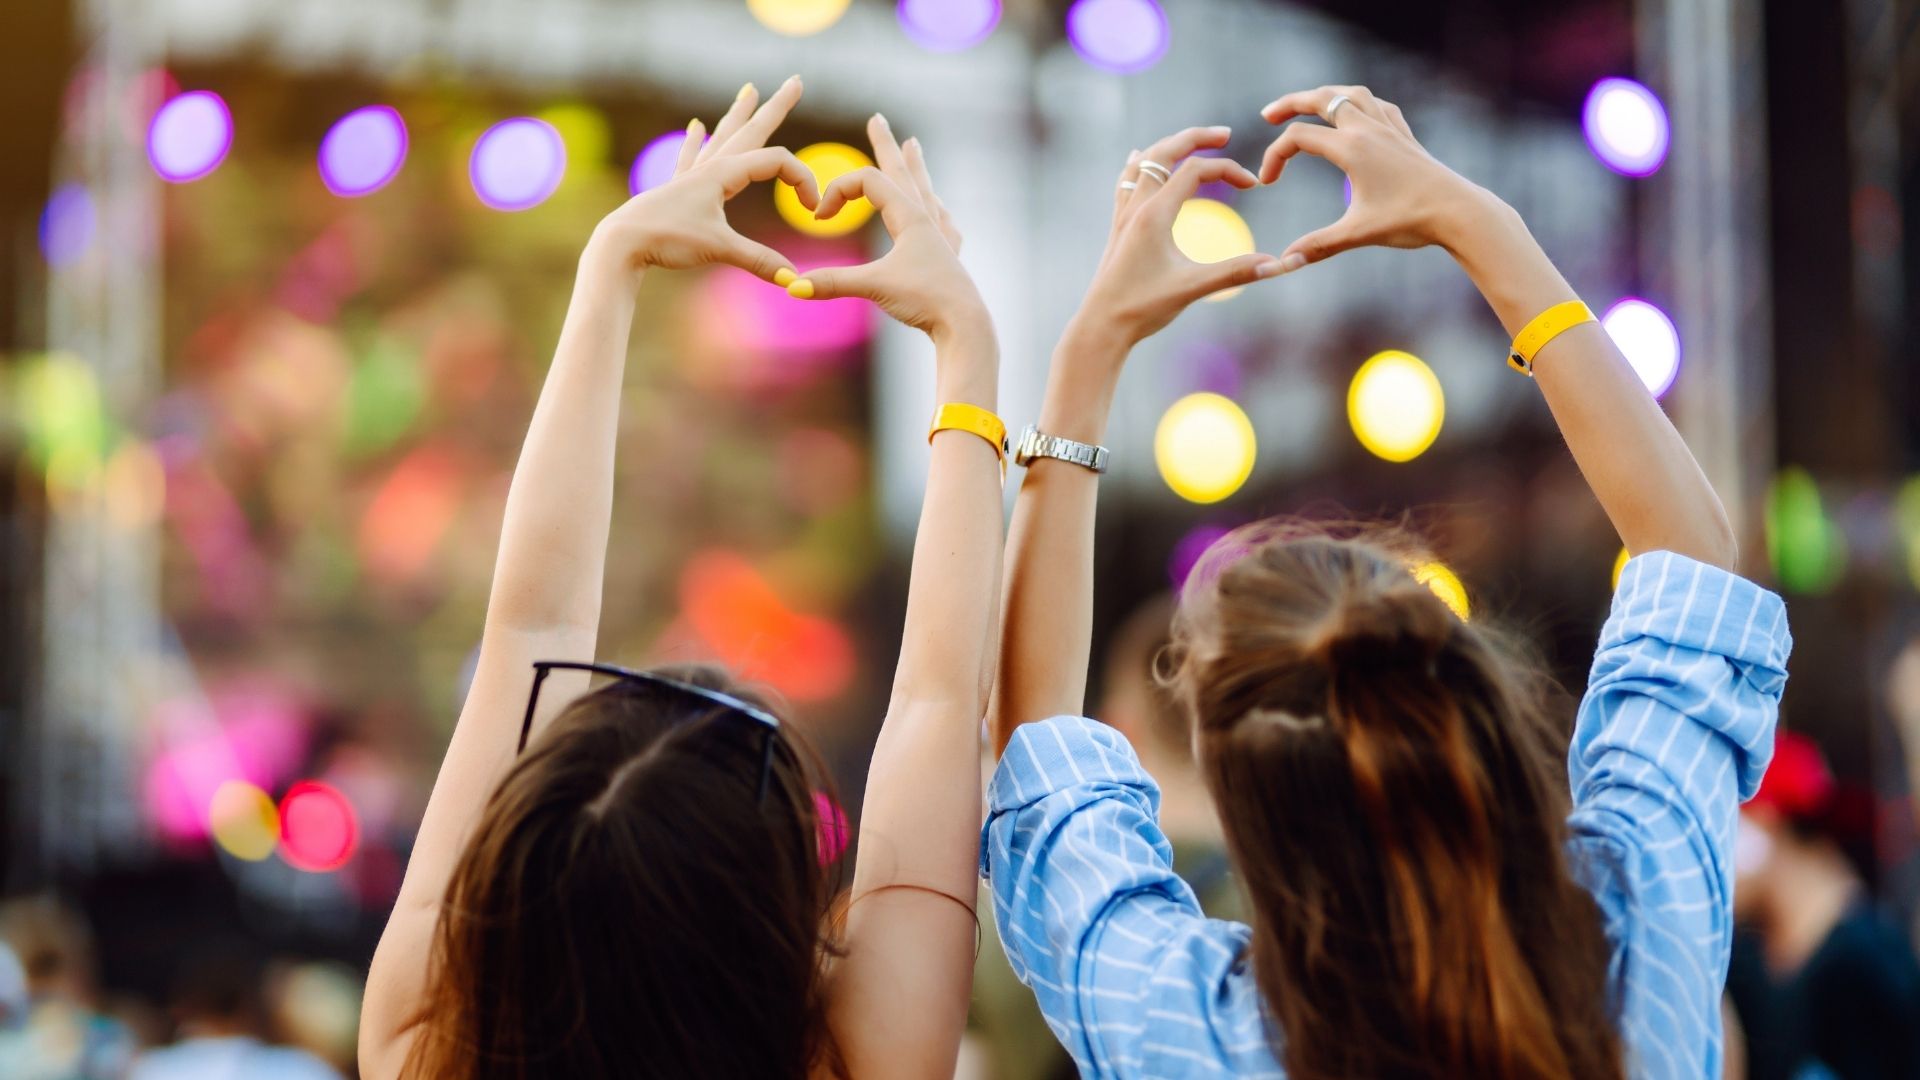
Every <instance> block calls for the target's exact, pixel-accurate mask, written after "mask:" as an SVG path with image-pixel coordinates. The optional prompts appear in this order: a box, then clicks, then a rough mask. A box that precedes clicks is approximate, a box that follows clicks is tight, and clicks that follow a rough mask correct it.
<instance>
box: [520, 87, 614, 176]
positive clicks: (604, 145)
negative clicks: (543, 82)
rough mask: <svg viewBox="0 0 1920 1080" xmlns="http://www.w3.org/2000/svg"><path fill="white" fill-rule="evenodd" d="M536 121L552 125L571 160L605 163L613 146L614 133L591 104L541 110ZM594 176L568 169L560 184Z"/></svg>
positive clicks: (576, 104)
mask: <svg viewBox="0 0 1920 1080" xmlns="http://www.w3.org/2000/svg"><path fill="white" fill-rule="evenodd" d="M535 116H536V118H538V119H541V120H545V121H546V122H547V123H549V124H552V125H553V130H555V131H557V132H559V133H560V141H561V142H562V143H564V144H566V147H567V156H568V157H569V158H570V159H572V160H574V161H605V160H607V157H608V155H609V154H610V153H611V148H612V146H613V133H612V131H611V130H610V129H609V128H608V126H607V118H606V116H605V115H604V114H603V113H601V112H600V110H598V109H596V108H594V107H593V106H591V105H583V104H580V103H578V102H568V103H566V104H562V105H553V106H549V107H548V108H545V109H542V110H541V111H540V112H538V113H536V114H535ZM591 175H593V171H592V170H590V169H568V170H567V173H566V175H565V176H563V177H561V178H560V183H561V184H563V185H567V184H571V183H575V182H577V181H584V180H585V179H586V178H587V177H589V176H591Z"/></svg>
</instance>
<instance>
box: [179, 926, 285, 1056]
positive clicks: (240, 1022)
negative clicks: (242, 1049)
mask: <svg viewBox="0 0 1920 1080" xmlns="http://www.w3.org/2000/svg"><path fill="white" fill-rule="evenodd" d="M265 976H266V964H265V962H264V961H263V960H262V958H261V956H260V954H259V953H258V951H257V950H255V949H254V948H252V947H251V946H250V945H248V944H247V943H246V942H244V941H242V940H240V939H226V940H216V941H213V942H210V943H209V942H202V943H200V944H198V945H196V946H195V947H194V949H193V952H192V954H191V955H190V956H188V957H187V958H186V959H185V961H184V962H183V963H182V965H181V968H180V972H179V975H178V976H177V977H176V978H175V980H174V984H173V994H172V1005H173V1013H174V1019H175V1021H176V1022H177V1023H178V1024H179V1025H180V1027H181V1029H182V1034H183V1035H184V1034H189V1033H194V1034H206V1035H211V1034H218V1035H232V1034H257V1033H258V1029H259V1027H260V1024H261V1020H262V1017H261V1002H260V997H261V989H262V987H261V983H262V981H263V980H264V978H265Z"/></svg>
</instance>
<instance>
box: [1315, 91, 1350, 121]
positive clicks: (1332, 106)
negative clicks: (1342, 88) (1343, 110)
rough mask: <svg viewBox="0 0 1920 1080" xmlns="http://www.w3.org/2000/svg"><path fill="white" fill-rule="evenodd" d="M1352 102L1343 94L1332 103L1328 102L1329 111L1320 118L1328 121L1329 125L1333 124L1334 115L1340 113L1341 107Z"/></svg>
mask: <svg viewBox="0 0 1920 1080" xmlns="http://www.w3.org/2000/svg"><path fill="white" fill-rule="evenodd" d="M1352 100H1353V99H1352V98H1350V97H1348V96H1347V95H1345V94H1341V95H1340V96H1339V97H1336V98H1334V99H1333V100H1332V101H1329V102H1327V111H1326V112H1323V113H1321V114H1320V116H1321V117H1322V118H1323V119H1324V120H1326V122H1327V123H1329V124H1331V123H1333V114H1334V113H1336V112H1339V111H1340V106H1342V105H1345V104H1346V103H1347V102H1349V101H1352Z"/></svg>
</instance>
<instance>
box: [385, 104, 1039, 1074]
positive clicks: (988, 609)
mask: <svg viewBox="0 0 1920 1080" xmlns="http://www.w3.org/2000/svg"><path fill="white" fill-rule="evenodd" d="M799 98H800V80H799V79H798V78H797V77H796V78H794V79H790V80H788V81H787V83H786V84H785V85H783V86H782V87H781V88H780V90H779V91H778V92H776V93H775V94H774V95H773V96H772V97H771V98H769V99H768V101H767V102H766V103H765V104H764V105H761V104H760V101H759V97H758V95H757V94H756V93H754V91H753V88H752V87H751V86H749V87H747V88H745V89H743V90H742V91H741V92H740V96H739V98H738V100H736V101H735V102H734V105H733V107H732V108H731V109H730V110H729V111H728V112H727V114H726V116H725V117H724V118H722V120H721V121H720V122H719V123H718V124H717V125H716V126H715V128H714V131H713V134H712V137H711V138H710V139H708V138H703V136H704V135H705V132H704V130H703V129H702V128H701V125H700V124H699V122H698V121H696V122H695V123H694V124H693V125H691V126H690V128H689V129H688V137H687V140H686V143H685V145H684V149H683V150H682V151H681V155H680V160H679V167H678V169H677V171H676V175H675V177H674V179H673V180H671V181H670V182H668V183H666V184H663V185H661V186H660V187H658V188H655V189H653V190H651V191H648V192H646V193H644V194H642V195H639V196H637V197H635V198H634V199H632V200H630V201H628V202H627V203H626V204H625V205H623V206H621V207H620V208H619V209H617V210H615V211H614V212H613V213H611V214H610V215H609V216H608V217H607V218H606V219H605V220H604V221H603V222H602V223H601V224H600V226H599V227H598V228H597V229H596V230H595V232H594V235H593V237H592V239H591V240H590V241H589V242H588V243H587V245H586V250H585V251H584V253H583V254H582V256H581V259H580V268H579V273H578V276H577V278H576V280H575V284H574V294H573V300H572V303H571V305H570V306H569V308H568V311H567V318H566V322H565V325H564V327H563V329H562V330H561V333H560V342H559V346H558V347H557V349H556V351H555V354H554V359H553V365H552V367H551V368H550V369H549V371H548V373H547V379H546V385H545V387H544V388H543V389H542V391H541V394H540V400H539V404H538V405H537V406H536V408H535V410H534V414H533V420H532V424H531V426H530V427H529V429H528V432H527V437H526V443H525V446H524V447H523V449H522V450H521V454H520V461H519V464H518V465H517V466H516V467H515V470H514V477H513V485H512V488H511V491H510V492H509V494H508V497H507V506H506V519H505V523H504V525H503V527H502V530H501V536H500V552H499V557H498V563H497V565H496V569H495V573H494V580H493V590H492V594H491V596H490V597H489V599H488V604H487V618H486V627H485V630H484V632H483V635H482V638H481V644H480V659H479V665H478V669H477V671H476V674H475V675H474V679H473V685H472V689H471V690H470V691H469V692H468V695H467V701H466V704H465V706H464V708H463V709H462V710H461V713H460V719H459V722H458V724H457V725H456V726H455V728H454V733H453V739H452V742H451V744H450V745H449V746H448V748H447V754H446V758H445V760H444V762H443V763H442V765H441V768H440V775H439V780H438V781H437V783H436V784H435V785H434V790H433V796H432V799H431V801H430V802H429V803H428V804H427V810H426V816H425V818H424V820H423V821H422V822H421V825H420V832H419V836H418V839H417V840H416V841H415V844H414V849H413V855H412V858H411V860H410V862H409V864H408V866H407V874H406V879H405V882H404V884H403V885H402V887H401V890H400V896H399V900H398V902H397V903H396V904H395V905H394V910H393V914H392V916H391V917H390V919H389V921H388V923H387V928H386V932H385V933H384V934H383V935H382V937H381V939H380V946H379V949H378V951H377V952H376V953H375V955H374V959H373V967H372V970H371V971H370V972H369V973H368V979H367V994H366V1000H365V1005H364V1007H363V1010H362V1013H361V1023H360V1065H361V1071H362V1075H364V1076H366V1077H368V1078H370V1080H390V1078H393V1077H400V1076H404V1077H408V1078H413V1080H493V1078H501V1080H507V1078H512V1080H526V1078H536V1077H541V1078H544V1077H552V1078H555V1080H559V1078H566V1080H582V1078H594V1077H606V1078H612V1077H640V1076H647V1077H652V1076H658V1077H675V1078H678V1077H692V1076H712V1077H740V1078H743V1080H745V1078H755V1080H758V1078H768V1077H792V1078H798V1077H806V1076H844V1077H887V1078H892V1077H903V1076H937V1075H943V1074H944V1075H948V1076H950V1075H952V1072H953V1065H954V1060H955V1057H956V1055H957V1053H958V1046H959V1041H960V1034H961V1029H962V1027H963V1025H964V1023H965V1019H966V1009H967V991H968V987H969V985H970V979H971V974H972V970H973V950H974V941H975V933H976V930H977V923H976V922H975V919H974V915H973V911H972V906H973V905H972V899H971V898H972V897H973V896H974V892H975V879H974V866H975V858H976V844H977V841H978V836H979V832H978V827H979V809H980V795H979V783H980V780H979V771H978V769H977V768H976V762H977V761H978V746H979V725H980V718H981V716H982V714H983V712H984V708H985V694H986V689H987V683H988V679H987V676H986V663H987V660H988V656H987V651H988V650H987V642H988V640H989V638H990V631H991V626H992V621H991V620H992V613H993V611H994V608H995V604H996V599H997V589H996V584H997V576H998V560H999V555H1000V546H1001V537H1000V521H1001V516H1000V511H1001V494H1000V479H1001V466H1000V452H1001V449H1000V444H999V443H998V442H997V441H994V440H991V439H988V438H984V437H982V436H981V434H980V426H981V424H982V423H983V421H982V417H985V418H987V419H992V418H991V410H992V409H993V407H994V402H995V390H996V384H997V376H998V362H999V354H998V349H997V345H996V343H995V341H994V336H993V326H992V323H991V321H990V320H989V319H988V318H987V315H986V311H985V308H984V306H983V305H982V304H981V302H980V296H979V293H978V291H977V290H976V289H975V288H974V285H973V282H972V280H971V279H970V278H969V277H968V276H967V273H966V271H965V270H964V269H962V268H961V266H960V263H959V260H958V257H957V248H958V245H959V237H958V236H957V235H956V234H955V233H954V232H953V231H952V228H951V225H950V224H948V222H947V215H946V212H945V210H944V209H943V208H942V207H941V205H940V202H939V199H938V198H937V197H936V196H935V195H934V191H933V186H932V182H931V180H930V179H929V178H928V174H927V170H926V166H925V162H924V161H923V159H922V157H921V154H920V149H919V144H918V143H917V142H915V141H913V140H908V142H907V143H906V144H905V145H904V146H903V145H901V144H899V143H896V142H895V141H894V137H893V134H892V132H891V130H890V129H889V128H888V126H887V123H886V121H885V120H884V119H882V118H880V117H878V116H876V117H874V119H873V121H872V122H871V123H870V124H869V125H868V133H869V135H870V136H871V137H872V140H873V144H874V156H875V159H876V161H877V162H878V164H879V167H878V168H877V169H865V170H861V171H858V172H854V173H850V174H848V175H846V176H843V177H841V178H839V179H837V180H835V181H834V182H833V183H832V184H831V185H829V187H828V188H827V190H826V191H825V192H820V191H818V190H816V187H815V182H814V178H813V176H812V174H811V173H809V172H808V171H807V169H806V167H805V166H803V165H802V164H801V163H800V162H799V161H798V160H797V159H796V158H795V157H794V155H792V154H791V153H789V152H787V151H786V150H784V149H780V148H778V147H769V146H767V142H768V140H769V138H770V137H771V136H772V134H773V132H774V130H775V129H776V128H777V127H778V126H779V124H780V122H781V121H782V120H783V119H785V117H786V115H787V113H788V111H789V110H791V109H792V108H793V106H794V104H795V103H796V102H797V101H798V100H799ZM776 178H777V179H778V180H780V181H782V182H784V183H787V184H790V185H792V186H793V187H794V188H795V189H796V191H797V193H798V195H799V199H800V201H801V203H803V204H805V205H806V206H807V207H809V208H815V207H817V211H816V212H817V213H818V214H819V215H820V216H822V217H831V216H833V215H834V214H835V213H836V212H837V211H838V210H839V209H841V208H842V207H843V206H845V205H846V204H847V202H848V201H850V200H853V199H858V198H861V197H863V196H864V197H865V198H867V199H868V200H870V201H871V202H872V203H873V205H874V206H875V207H877V208H878V210H879V212H880V216H881V218H882V220H883V222H884V223H885V225H886V228H887V231H888V233H889V234H890V235H891V236H892V238H893V241H894V243H893V247H892V249H891V250H890V251H889V252H888V253H887V254H886V255H885V256H883V257H882V258H880V259H878V260H877V261H875V262H873V263H871V264H869V265H866V266H861V267H844V268H835V269H832V270H829V271H823V272H820V273H817V274H815V275H812V276H810V277H800V276H799V275H797V274H796V273H795V271H794V269H793V268H792V267H791V266H790V265H789V264H788V262H787V260H786V259H785V258H784V257H782V256H781V255H780V254H778V253H777V252H775V251H773V250H772V249H770V248H768V247H765V246H764V245H761V244H758V243H755V242H753V241H750V240H748V239H746V238H745V237H742V236H740V235H739V234H737V233H735V232H734V231H733V229H732V228H731V227H730V226H729V225H728V223H727V219H726V212H725V206H726V203H727V201H728V200H729V199H731V198H733V197H734V196H736V195H738V194H740V193H741V192H742V191H744V190H745V189H746V188H747V187H748V186H749V185H750V184H752V183H754V182H756V181H767V180H774V179H776ZM717 264H730V265H734V266H739V267H742V268H744V269H746V270H749V271H751V272H752V273H754V274H756V275H758V276H759V277H761V278H764V279H766V280H767V281H768V282H769V286H768V287H770V288H771V287H774V286H783V287H786V288H787V289H788V291H789V292H790V293H792V294H794V295H795V296H797V297H800V298H802V299H806V298H826V297H830V296H840V295H858V296H863V297H866V298H868V299H871V300H874V301H876V302H877V303H878V304H879V305H880V306H881V307H882V308H883V309H884V310H885V311H887V313H888V314H890V315H892V316H894V317H895V318H896V319H899V320H900V321H902V322H904V323H907V324H909V325H911V326H914V327H915V328H917V329H920V330H923V331H925V332H926V333H927V334H928V336H929V337H930V338H931V339H932V343H933V353H934V362H935V367H936V374H935V379H934V382H935V385H936V387H937V391H938V393H939V395H940V397H939V404H940V405H941V409H940V411H939V413H938V414H937V416H938V417H940V418H947V419H946V420H944V421H943V420H941V419H937V420H936V423H935V426H934V430H933V431H932V432H930V434H929V441H930V442H931V443H932V448H931V452H930V464H929V467H928V474H927V489H926V501H925V506H924V509H923V512H922V514H921V518H920V531H919V534H918V536H917V537H916V539H915V543H914V550H913V564H912V574H911V580H910V583H909V585H908V590H907V611H906V617H905V628H904V635H903V638H902V641H901V645H900V653H899V659H898V664H897V668H896V671H895V676H894V684H893V693H892V697H891V699H890V700H889V703H888V710H887V716H886V719H885V722H884V723H883V725H882V727H881V731H880V736H879V741H878V744H877V745H876V747H875V749H874V754H873V762H872V766H871V769H872V772H871V775H870V777H869V780H868V784H867V789H866V799H865V802H864V804H863V813H862V817H861V822H860V853H859V860H858V865H857V866H856V867H855V868H854V872H853V885H852V892H851V895H850V896H849V897H848V898H846V903H845V907H844V911H843V912H842V911H840V910H837V909H836V907H835V897H834V894H833V889H832V881H831V878H830V876H829V872H828V868H827V867H826V866H825V865H824V863H825V862H826V861H827V858H828V856H826V855H823V854H822V851H823V849H825V850H826V851H829V852H831V851H832V850H833V848H835V847H837V845H835V844H832V843H822V842H820V834H821V831H822V828H823V825H822V822H821V812H820V810H819V801H818V796H819V794H820V793H821V790H822V788H823V787H824V785H825V784H826V781H825V778H824V774H823V772H822V770H821V769H820V768H819V765H818V762H817V760H816V759H815V757H814V755H813V754H812V753H811V752H810V751H809V750H808V748H807V745H806V742H805V740H804V739H803V738H802V737H801V736H800V734H799V733H798V732H797V731H796V730H795V729H794V726H793V725H792V724H791V723H788V722H787V721H788V720H789V719H790V718H789V717H786V716H782V715H780V713H779V712H778V711H777V710H776V709H775V708H774V707H773V706H772V705H770V704H769V703H768V702H766V701H764V700H762V699H761V698H759V697H757V696H756V695H755V694H754V693H753V692H752V691H751V690H750V689H748V688H745V687H742V686H740V685H738V684H737V683H736V682H734V681H733V680H732V679H730V678H729V677H727V675H726V674H725V673H723V672H720V671H717V670H713V669H708V668H697V667H680V668H672V669H656V670H651V671H628V670H624V669H620V668H615V667H612V666H609V665H602V664H597V663H594V662H593V658H594V653H595V641H596V638H597V629H598V624H599V620H600V605H601V593H602V586H603V578H604V570H605V564H606V554H607V541H608V528H609V516H610V511H611V505H612V497H613V473H614V444H615V433H616V431H617V429H618V424H619V407H620V398H621V372H622V368H623V366H624V363H625V360H626V356H627V342H628V335H629V333H630V330H631V324H632V321H633V311H634V294H635V291H636V290H637V289H638V288H639V287H640V285H641V282H642V279H643V278H644V277H645V276H646V274H647V273H648V272H650V271H652V270H656V269H665V270H675V269H693V268H698V267H704V266H710V265H717ZM954 417H958V418H959V420H958V421H956V420H953V419H952V418H954ZM959 421H968V422H967V423H961V422H959ZM996 422H997V421H996ZM593 678H598V679H600V680H602V681H603V683H604V685H602V686H600V687H599V688H598V689H590V682H589V680H590V679H593ZM827 827H828V828H832V827H834V826H833V825H832V824H831V823H829V825H828V826H827Z"/></svg>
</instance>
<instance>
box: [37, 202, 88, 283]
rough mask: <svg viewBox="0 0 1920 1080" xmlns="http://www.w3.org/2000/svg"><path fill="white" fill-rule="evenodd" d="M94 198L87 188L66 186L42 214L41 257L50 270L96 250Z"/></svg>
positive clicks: (48, 203)
mask: <svg viewBox="0 0 1920 1080" xmlns="http://www.w3.org/2000/svg"><path fill="white" fill-rule="evenodd" d="M94 227H95V215H94V209H93V195H92V194H90V193H89V192H88V191H87V189H86V187H85V185H82V184H62V185H60V186H59V187H58V188H55V189H54V192H53V195H52V196H50V197H49V198H48V199H47V208H46V209H45V210H43V211H41V213H40V254H41V255H43V256H45V257H46V260H47V264H48V265H50V266H66V265H68V264H70V263H72V262H74V261H76V260H78V259H79V258H80V257H81V256H82V255H85V254H86V253H87V249H89V248H91V247H92V246H93V233H94Z"/></svg>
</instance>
